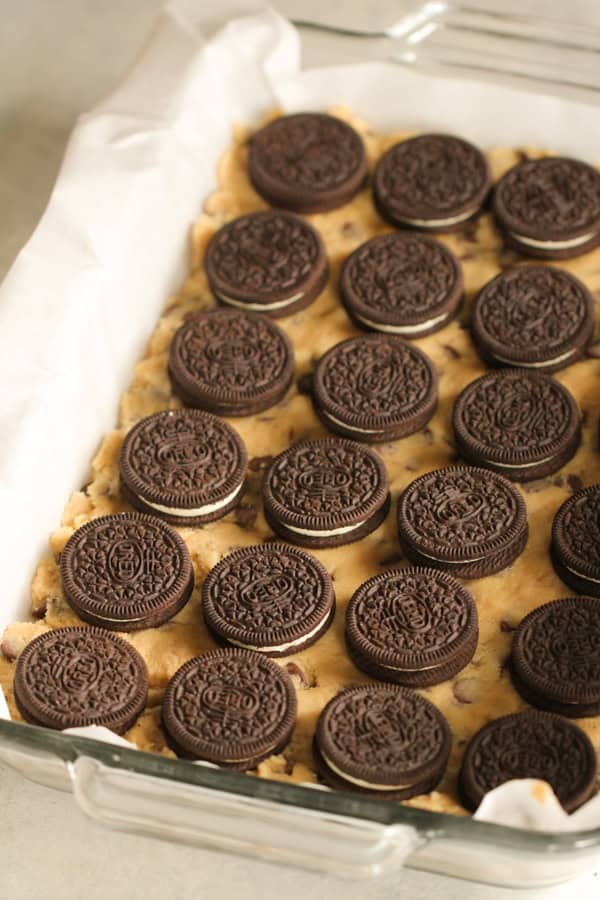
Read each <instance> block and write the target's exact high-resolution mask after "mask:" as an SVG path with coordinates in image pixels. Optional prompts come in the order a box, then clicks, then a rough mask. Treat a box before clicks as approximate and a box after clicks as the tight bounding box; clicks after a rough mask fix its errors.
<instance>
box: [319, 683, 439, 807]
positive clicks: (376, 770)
mask: <svg viewBox="0 0 600 900" xmlns="http://www.w3.org/2000/svg"><path fill="white" fill-rule="evenodd" d="M450 745H451V734H450V728H449V727H448V723H447V722H446V719H445V718H444V716H443V715H442V714H441V713H440V712H439V710H438V709H436V707H435V706H434V705H433V703H430V702H429V700H425V698H424V697H420V696H419V694H417V693H415V692H414V691H411V690H408V689H407V688H402V687H399V686H397V685H392V684H385V685H374V684H371V685H362V686H360V687H349V688H346V689H345V690H343V691H341V693H339V694H337V696H335V697H334V698H333V699H332V700H330V701H329V703H328V704H327V706H326V707H325V708H324V709H323V711H322V713H321V715H320V716H319V720H318V722H317V730H316V733H315V739H314V743H313V749H314V754H315V760H316V764H317V769H318V771H319V774H320V775H321V777H322V778H323V780H324V781H325V782H326V784H328V785H330V786H331V787H333V788H338V789H340V790H350V791H357V792H359V793H362V794H367V795H370V796H373V797H381V798H382V799H388V800H407V799H408V798H409V797H415V796H416V795H417V794H426V793H428V792H429V791H431V790H433V789H434V788H435V786H436V785H437V784H438V783H439V781H440V780H441V778H442V776H443V774H444V771H445V769H446V765H447V763H448V756H449V753H450Z"/></svg>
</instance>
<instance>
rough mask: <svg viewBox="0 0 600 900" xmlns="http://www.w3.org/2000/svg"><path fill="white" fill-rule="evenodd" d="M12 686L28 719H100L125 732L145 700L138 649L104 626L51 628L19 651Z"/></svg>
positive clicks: (68, 723) (50, 722)
mask: <svg viewBox="0 0 600 900" xmlns="http://www.w3.org/2000/svg"><path fill="white" fill-rule="evenodd" d="M14 690H15V701H16V704H17V707H18V709H19V712H20V713H21V715H22V716H23V718H24V719H25V720H26V721H27V722H31V723H32V724H33V725H44V726H45V727H46V728H58V729H62V728H79V727H82V726H84V725H104V726H105V727H106V728H110V729H111V731H115V732H116V733H117V734H124V732H126V731H128V730H129V729H130V728H131V727H132V726H133V725H134V723H135V721H136V719H137V718H138V716H139V715H140V713H141V712H142V711H143V709H144V707H145V705H146V699H147V695H148V672H147V669H146V664H145V663H144V660H143V659H142V657H141V656H140V654H139V653H138V652H137V650H135V648H134V647H132V646H131V645H130V644H128V643H126V642H125V641H124V640H123V639H122V638H120V637H117V636H116V635H115V634H111V633H110V632H109V631H105V630H103V629H100V628H91V627H89V626H85V627H81V628H55V629H53V630H52V631H46V632H44V634H39V635H38V636H37V637H35V638H34V639H33V640H32V641H30V642H29V643H28V644H27V646H26V647H25V649H24V650H23V652H22V653H21V654H20V655H19V658H18V660H17V666H16V670H15V681H14Z"/></svg>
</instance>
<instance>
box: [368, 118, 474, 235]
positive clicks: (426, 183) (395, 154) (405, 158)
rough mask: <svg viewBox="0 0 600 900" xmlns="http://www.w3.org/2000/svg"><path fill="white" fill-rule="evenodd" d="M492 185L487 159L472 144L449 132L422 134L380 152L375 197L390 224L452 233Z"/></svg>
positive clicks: (470, 215)
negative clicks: (381, 154) (384, 151)
mask: <svg viewBox="0 0 600 900" xmlns="http://www.w3.org/2000/svg"><path fill="white" fill-rule="evenodd" d="M490 185H491V180H490V170H489V166H488V164H487V161H486V158H485V156H484V155H483V153H482V152H481V151H480V150H478V149H477V147H475V146H473V144H470V143H469V142H468V141H464V140H462V138H458V137H453V136H452V135H448V134H421V135H418V136H417V137H414V138H410V139H409V140H406V141H401V142H400V143H399V144H394V146H393V147H391V148H390V149H389V150H387V151H386V153H384V154H383V156H382V157H381V159H380V160H379V162H378V164H377V168H376V169H375V175H374V178H373V199H374V202H375V206H376V207H377V209H378V211H379V213H380V214H381V215H382V216H383V218H384V219H387V221H388V222H391V223H392V225H397V226H398V227H399V228H420V229H423V230H425V231H430V232H450V231H457V230H458V229H460V228H461V227H463V226H464V224H465V222H468V221H469V220H470V219H473V218H474V217H475V216H477V214H478V213H479V212H480V210H481V207H482V206H483V203H484V202H485V199H486V197H487V194H488V192H489V189H490Z"/></svg>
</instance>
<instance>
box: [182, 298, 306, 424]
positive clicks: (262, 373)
mask: <svg viewBox="0 0 600 900" xmlns="http://www.w3.org/2000/svg"><path fill="white" fill-rule="evenodd" d="M293 375H294V351H293V350H292V345H291V343H290V340H289V338H288V337H287V335H285V334H284V333H283V331H282V330H281V328H279V327H278V326H277V325H275V323H274V322H271V321H270V320H269V319H267V318H266V317H265V316H261V315H259V313H250V312H242V311H241V310H234V309H213V310H209V311H207V312H201V313H198V314H197V315H195V316H192V317H191V318H190V319H188V320H187V322H184V323H183V325H182V326H181V327H180V328H179V329H178V330H177V331H176V332H175V336H174V337H173V340H172V342H171V347H170V349H169V377H170V379H171V384H172V385H173V390H174V391H175V393H176V394H177V395H178V397H180V398H181V400H183V402H184V403H185V404H186V406H193V407H197V408H199V409H206V410H208V411H209V412H213V413H216V414H217V415H220V416H250V415H253V414H254V413H257V412H261V411H262V410H263V409H267V408H268V407H269V406H274V405H275V403H278V402H279V401H280V400H281V399H282V398H283V397H284V396H285V394H286V392H287V390H288V388H289V386H290V384H291V382H292V378H293Z"/></svg>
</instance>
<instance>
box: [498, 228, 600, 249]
mask: <svg viewBox="0 0 600 900" xmlns="http://www.w3.org/2000/svg"><path fill="white" fill-rule="evenodd" d="M510 235H511V237H513V238H515V240H517V241H519V243H521V244H527V245H528V246H530V247H539V249H540V250H546V249H548V250H569V249H570V248H571V247H579V246H580V245H581V244H585V243H586V241H589V240H590V239H591V238H593V237H595V236H596V232H595V231H590V233H589V234H583V235H582V236H581V237H577V238H571V239H570V240H568V241H536V240H535V238H530V237H525V235H523V234H517V233H516V231H511V233H510Z"/></svg>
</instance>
